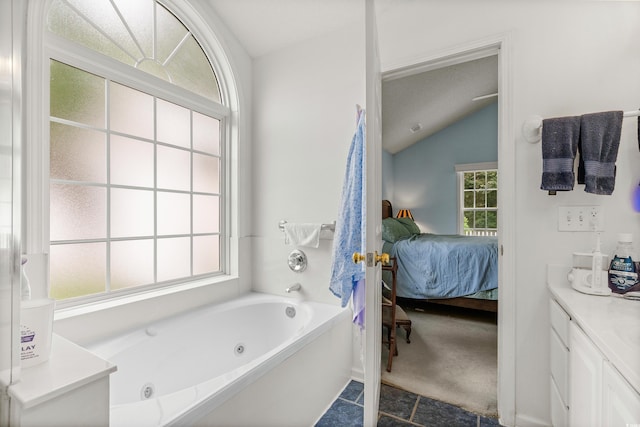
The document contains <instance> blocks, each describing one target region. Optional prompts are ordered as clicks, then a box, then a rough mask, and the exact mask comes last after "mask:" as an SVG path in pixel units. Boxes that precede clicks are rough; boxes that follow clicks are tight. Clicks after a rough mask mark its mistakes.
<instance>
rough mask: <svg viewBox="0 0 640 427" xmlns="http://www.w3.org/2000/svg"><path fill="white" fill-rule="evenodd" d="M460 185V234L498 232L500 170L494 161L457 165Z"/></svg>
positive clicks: (487, 234) (495, 233) (488, 234)
mask: <svg viewBox="0 0 640 427" xmlns="http://www.w3.org/2000/svg"><path fill="white" fill-rule="evenodd" d="M456 172H457V174H458V188H459V196H460V202H459V215H458V218H459V225H458V230H459V233H460V234H464V235H467V236H496V235H497V234H498V169H497V166H496V165H494V164H474V165H458V166H456Z"/></svg>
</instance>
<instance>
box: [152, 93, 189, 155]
mask: <svg viewBox="0 0 640 427" xmlns="http://www.w3.org/2000/svg"><path fill="white" fill-rule="evenodd" d="M157 108H158V137H157V139H158V141H160V142H165V143H167V144H172V145H177V146H180V147H185V148H191V132H190V130H191V118H190V114H189V113H190V111H189V110H187V109H186V108H184V107H181V106H179V105H176V104H172V103H171V102H167V101H163V100H162V99H158V105H157Z"/></svg>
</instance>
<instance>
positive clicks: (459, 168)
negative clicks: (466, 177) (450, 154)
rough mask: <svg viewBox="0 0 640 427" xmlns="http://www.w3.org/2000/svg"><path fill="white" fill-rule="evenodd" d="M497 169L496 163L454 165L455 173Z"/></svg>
mask: <svg viewBox="0 0 640 427" xmlns="http://www.w3.org/2000/svg"><path fill="white" fill-rule="evenodd" d="M491 169H498V162H482V163H461V164H457V165H455V170H456V172H469V171H481V170H491Z"/></svg>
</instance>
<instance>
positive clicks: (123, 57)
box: [47, 0, 134, 65]
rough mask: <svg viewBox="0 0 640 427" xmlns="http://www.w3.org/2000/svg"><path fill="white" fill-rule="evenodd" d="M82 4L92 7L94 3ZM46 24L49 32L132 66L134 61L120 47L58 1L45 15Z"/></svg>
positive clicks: (54, 2)
mask: <svg viewBox="0 0 640 427" xmlns="http://www.w3.org/2000/svg"><path fill="white" fill-rule="evenodd" d="M84 3H87V4H90V5H93V3H94V2H84ZM105 3H106V2H105ZM47 23H48V26H49V30H51V31H52V32H53V33H55V34H58V35H60V36H62V37H64V38H66V39H69V40H73V41H75V42H77V43H79V44H81V45H84V46H86V47H88V48H89V49H93V50H95V51H97V52H100V53H102V54H104V55H106V56H109V57H111V58H114V59H116V60H118V61H121V62H124V63H125V64H129V65H133V64H134V60H133V59H132V58H131V57H130V56H129V55H127V54H126V53H125V52H124V51H123V50H122V49H121V48H120V47H118V46H117V45H116V44H114V43H113V42H112V41H111V40H109V38H107V37H105V36H104V35H102V34H101V33H100V32H99V31H98V30H97V29H96V28H95V27H93V26H92V25H91V24H89V23H88V22H87V21H86V20H84V18H82V17H81V16H80V15H78V14H77V13H76V12H74V11H73V10H71V9H70V8H69V7H68V6H67V5H66V4H64V3H63V2H62V1H60V0H54V1H53V2H52V6H51V8H50V10H49V14H48V15H47Z"/></svg>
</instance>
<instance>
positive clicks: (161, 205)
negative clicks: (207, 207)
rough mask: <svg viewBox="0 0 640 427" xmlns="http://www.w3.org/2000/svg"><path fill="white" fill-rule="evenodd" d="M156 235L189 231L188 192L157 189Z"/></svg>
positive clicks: (189, 207)
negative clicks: (181, 192) (180, 192)
mask: <svg viewBox="0 0 640 427" xmlns="http://www.w3.org/2000/svg"><path fill="white" fill-rule="evenodd" d="M157 212H158V235H159V236H167V235H172V234H189V233H190V232H191V197H190V196H189V194H178V193H166V192H162V191H158V211H157Z"/></svg>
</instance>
